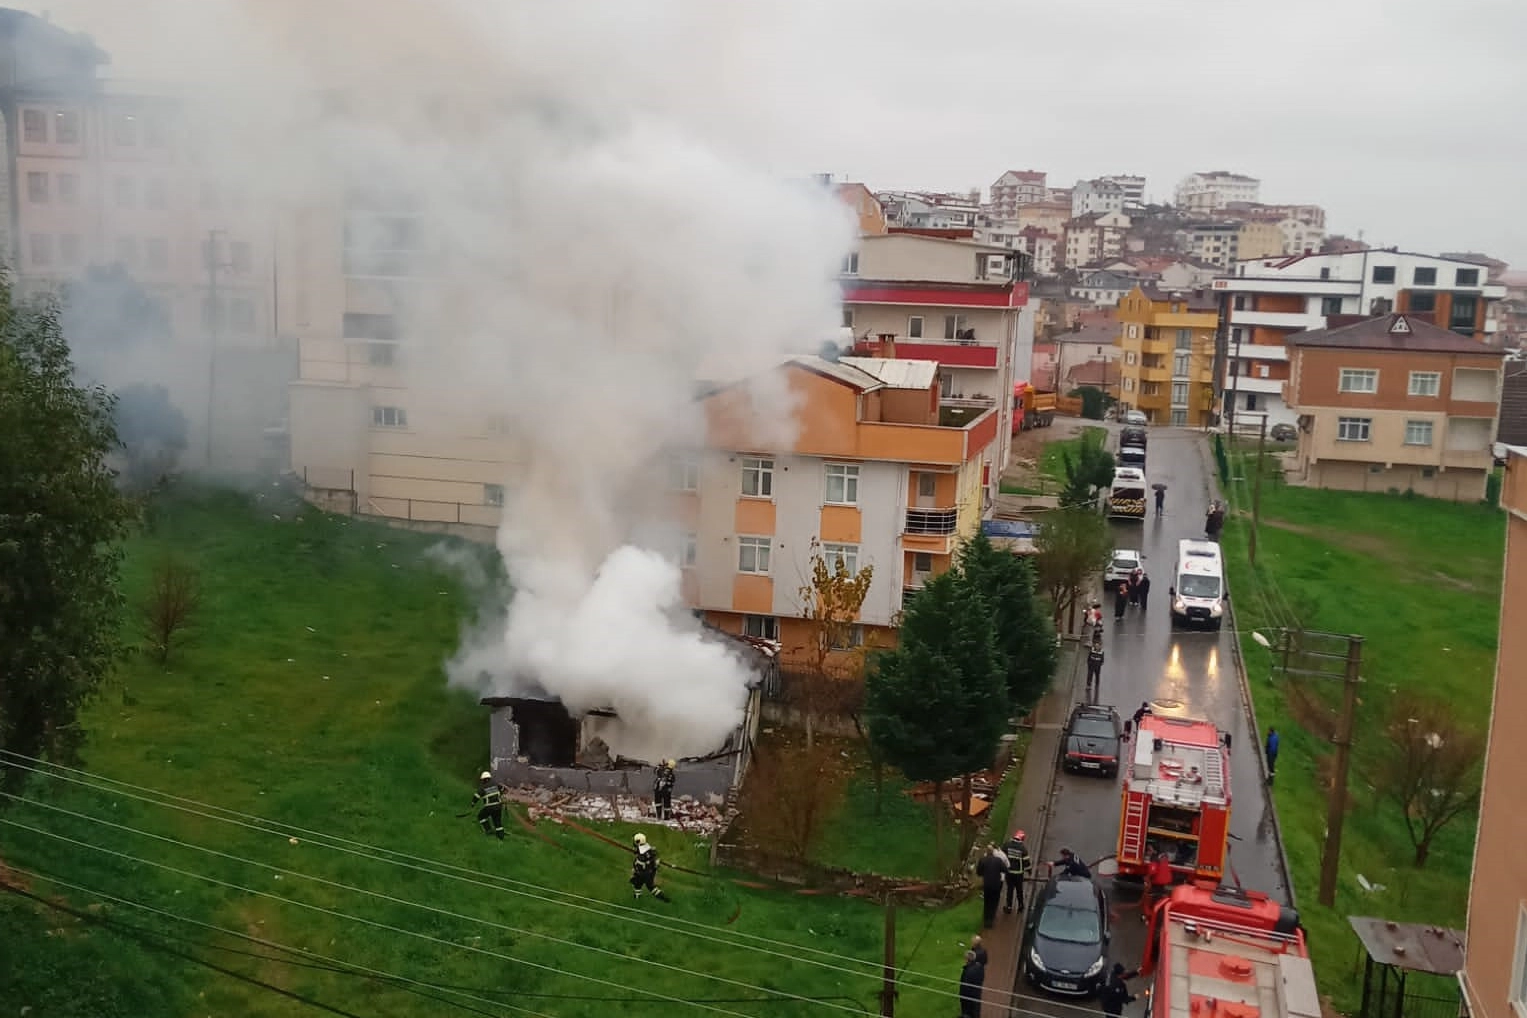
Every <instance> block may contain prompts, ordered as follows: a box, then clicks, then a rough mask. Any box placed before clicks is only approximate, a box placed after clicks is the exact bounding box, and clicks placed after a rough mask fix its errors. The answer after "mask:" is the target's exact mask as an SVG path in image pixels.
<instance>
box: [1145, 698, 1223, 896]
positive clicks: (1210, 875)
mask: <svg viewBox="0 0 1527 1018" xmlns="http://www.w3.org/2000/svg"><path fill="white" fill-rule="evenodd" d="M1229 746H1230V736H1229V735H1228V734H1226V733H1222V732H1221V731H1220V730H1219V729H1218V728H1217V727H1215V725H1214V724H1213V722H1210V721H1200V720H1195V719H1192V718H1176V717H1168V716H1158V715H1154V714H1147V715H1145V716H1144V717H1143V718H1141V720H1140V726H1139V730H1138V731H1137V732H1136V733H1135V742H1134V746H1133V747H1132V751H1131V753H1130V757H1129V767H1128V768H1127V769H1126V770H1125V771H1124V793H1123V802H1122V806H1121V812H1120V817H1119V846H1118V864H1119V875H1120V876H1122V877H1129V878H1133V877H1143V876H1144V875H1145V872H1146V870H1147V869H1148V868H1149V866H1150V864H1151V861H1152V860H1154V859H1155V858H1157V856H1159V855H1160V854H1161V853H1162V852H1165V853H1166V854H1167V858H1168V859H1169V860H1170V861H1171V864H1172V873H1173V875H1174V876H1175V877H1176V878H1177V879H1179V880H1181V879H1184V878H1186V879H1202V880H1208V881H1210V882H1212V883H1215V884H1217V883H1219V882H1220V879H1221V877H1222V876H1223V875H1224V872H1225V854H1226V851H1227V846H1228V844H1229V839H1230V753H1229Z"/></svg>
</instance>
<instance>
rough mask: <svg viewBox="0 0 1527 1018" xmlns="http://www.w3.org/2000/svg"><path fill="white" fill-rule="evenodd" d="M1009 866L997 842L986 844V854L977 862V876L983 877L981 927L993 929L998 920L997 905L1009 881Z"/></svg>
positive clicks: (1000, 902)
mask: <svg viewBox="0 0 1527 1018" xmlns="http://www.w3.org/2000/svg"><path fill="white" fill-rule="evenodd" d="M1009 868H1010V864H1009V863H1008V859H1007V856H1005V855H1003V854H1002V850H1001V849H999V848H998V847H997V845H996V843H995V842H992V843H990V844H988V845H987V846H986V854H985V855H983V856H982V857H981V861H980V862H978V863H976V876H978V877H980V878H981V928H982V929H984V930H989V929H991V928H992V924H993V923H995V922H996V921H997V906H998V905H1000V904H1002V887H1003V885H1004V884H1006V883H1007V871H1008V869H1009Z"/></svg>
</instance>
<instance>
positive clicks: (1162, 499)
mask: <svg viewBox="0 0 1527 1018" xmlns="http://www.w3.org/2000/svg"><path fill="white" fill-rule="evenodd" d="M1165 506H1166V488H1165V486H1163V487H1160V488H1157V489H1156V515H1157V516H1160V515H1161V510H1162V508H1163V507H1165Z"/></svg>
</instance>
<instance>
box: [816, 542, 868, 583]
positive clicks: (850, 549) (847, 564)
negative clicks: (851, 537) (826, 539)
mask: <svg viewBox="0 0 1527 1018" xmlns="http://www.w3.org/2000/svg"><path fill="white" fill-rule="evenodd" d="M822 561H824V562H826V563H827V568H829V569H834V570H835V569H837V568H838V565H839V564H840V563H841V564H842V566H843V568H844V569H845V570H847V571H848V574H849V575H850V576H853V575H857V574H858V572H859V546H858V545H857V544H823V545H822Z"/></svg>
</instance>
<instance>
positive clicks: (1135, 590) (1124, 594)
mask: <svg viewBox="0 0 1527 1018" xmlns="http://www.w3.org/2000/svg"><path fill="white" fill-rule="evenodd" d="M1150 597H1151V578H1150V577H1149V576H1147V575H1146V574H1145V570H1144V569H1142V568H1140V567H1139V566H1136V567H1135V568H1134V569H1133V570H1131V571H1130V574H1129V576H1127V577H1125V578H1124V579H1122V580H1120V581H1119V583H1118V585H1117V586H1116V587H1114V589H1113V617H1114V618H1116V619H1122V618H1123V617H1124V612H1125V611H1126V610H1128V609H1130V608H1134V607H1139V609H1140V610H1141V611H1145V609H1146V608H1147V607H1148V606H1149V604H1150Z"/></svg>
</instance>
